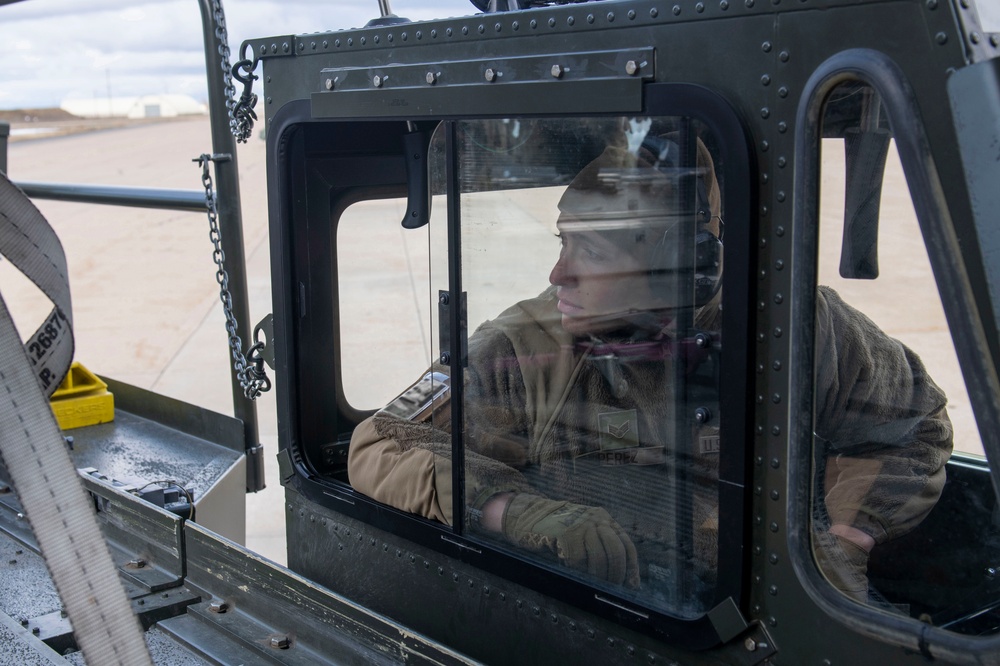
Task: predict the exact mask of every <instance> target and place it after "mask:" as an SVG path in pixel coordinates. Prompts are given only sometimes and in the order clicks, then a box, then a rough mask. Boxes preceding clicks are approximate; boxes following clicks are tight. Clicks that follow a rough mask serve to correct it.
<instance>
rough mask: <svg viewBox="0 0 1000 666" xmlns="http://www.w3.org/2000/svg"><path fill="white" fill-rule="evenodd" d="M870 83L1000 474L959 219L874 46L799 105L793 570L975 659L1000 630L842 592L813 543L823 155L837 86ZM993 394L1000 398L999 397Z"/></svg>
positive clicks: (838, 67)
mask: <svg viewBox="0 0 1000 666" xmlns="http://www.w3.org/2000/svg"><path fill="white" fill-rule="evenodd" d="M845 82H861V83H865V84H867V85H869V86H871V87H872V88H873V89H874V90H875V91H876V92H877V94H878V95H879V96H880V97H881V100H882V108H883V109H884V110H885V111H886V114H887V116H888V119H889V124H890V127H891V128H892V133H893V138H894V140H895V142H896V147H897V151H898V153H899V158H900V162H901V164H902V167H903V171H904V174H905V176H906V182H907V185H908V189H909V193H910V196H911V199H912V201H913V205H914V210H915V212H916V215H917V220H918V223H919V226H920V229H921V233H922V236H923V238H924V243H925V247H926V250H927V253H928V258H929V260H930V264H931V268H932V271H933V274H934V278H935V281H936V284H937V287H938V292H939V294H940V296H941V300H942V305H943V306H944V310H945V315H946V318H947V321H948V327H949V330H950V332H951V335H952V338H953V340H954V341H955V345H956V352H957V354H958V358H959V364H960V366H961V369H962V373H963V376H964V379H965V381H966V384H967V386H968V389H969V397H970V400H971V401H972V406H973V411H974V412H975V415H976V419H977V422H978V424H979V429H980V433H981V435H982V440H983V447H984V450H985V451H986V454H987V460H988V462H989V469H990V473H991V474H992V476H993V477H994V479H997V478H1000V474H998V471H1000V461H998V459H997V458H998V455H997V454H998V452H1000V449H998V447H997V446H996V444H995V443H992V444H991V442H990V441H988V440H989V438H988V437H987V436H986V435H985V432H986V431H987V430H988V429H989V428H991V427H992V429H993V431H994V432H996V429H997V427H998V424H1000V419H998V410H997V408H996V407H997V406H996V392H995V391H991V389H990V386H989V380H988V377H987V376H986V373H984V372H982V371H981V370H979V371H977V368H979V367H980V365H979V364H982V363H983V362H984V358H986V359H989V352H988V346H987V343H986V336H985V333H984V331H983V328H982V326H981V324H980V323H979V322H978V321H977V320H976V318H975V316H974V315H973V313H975V312H976V305H975V303H974V302H972V299H971V294H972V289H971V286H970V279H969V272H968V269H967V267H966V261H965V259H964V258H963V255H962V253H961V250H960V246H959V241H958V237H957V235H956V232H955V224H954V222H953V220H952V216H951V211H950V209H949V206H948V202H947V201H946V200H945V198H944V191H943V188H942V187H941V182H940V179H939V176H938V171H937V168H936V167H935V163H934V156H933V155H932V152H931V148H930V145H929V142H928V140H927V136H926V133H925V128H924V125H923V123H922V120H921V118H922V115H921V113H920V111H919V109H918V107H917V104H916V96H915V94H914V92H913V90H912V88H911V87H910V84H909V82H908V81H907V80H906V78H905V76H904V75H903V73H902V70H901V69H900V68H899V66H898V65H896V63H895V62H893V61H892V60H891V59H890V58H889V57H888V56H886V55H885V54H882V53H880V52H876V51H871V50H868V49H853V50H848V51H844V52H841V53H839V54H837V55H836V56H834V57H832V58H830V59H829V60H827V61H826V62H824V63H823V64H822V65H821V66H820V67H818V68H817V69H816V71H815V72H814V73H813V75H812V76H811V78H810V79H809V82H808V83H807V85H806V86H805V88H804V89H803V93H802V97H801V98H800V102H799V106H798V110H797V123H796V135H795V154H796V156H797V160H796V163H795V188H794V199H793V225H792V252H793V255H794V256H795V258H796V260H795V261H794V262H793V266H792V279H791V321H792V325H791V335H790V339H791V345H792V347H791V350H792V351H791V353H792V363H791V366H790V370H789V391H788V394H789V396H790V401H789V416H788V418H789V423H788V432H789V446H788V450H789V470H788V485H789V489H788V493H787V498H788V500H787V504H786V509H787V515H788V536H787V543H788V549H789V553H790V557H791V560H792V566H793V569H794V570H795V573H796V575H797V576H798V578H799V580H800V582H801V583H802V585H803V587H804V589H805V591H806V593H807V594H808V595H809V597H810V598H811V599H812V601H813V602H814V603H816V605H817V606H819V607H820V608H821V609H822V610H823V611H824V612H826V613H827V614H828V615H830V616H831V617H832V618H834V619H835V620H837V621H838V622H841V623H842V624H844V625H845V626H847V627H848V628H849V629H850V630H852V631H855V632H857V633H860V634H863V635H865V636H868V637H871V638H874V639H876V640H879V641H881V642H886V641H888V642H891V643H894V644H897V645H899V646H901V647H904V648H906V649H910V650H914V651H916V652H921V653H923V654H925V655H927V656H929V657H930V656H931V655H932V650H933V657H934V658H941V659H955V660H956V661H965V660H967V659H968V655H970V654H979V655H982V654H983V652H984V651H989V652H991V653H996V651H997V650H1000V635H998V636H992V637H990V638H974V637H970V636H964V635H961V634H957V633H953V632H948V631H945V630H942V629H938V628H934V627H931V626H929V625H927V624H924V623H921V622H919V621H918V620H916V619H912V618H909V617H903V616H897V615H891V614H888V613H886V612H883V611H880V610H878V609H876V608H873V607H869V606H865V605H861V604H857V603H855V602H853V601H851V600H849V599H848V598H847V597H846V596H844V595H842V594H840V593H839V592H837V591H836V590H835V589H834V588H833V586H832V585H830V584H829V583H828V582H827V581H826V579H825V578H824V577H823V576H822V574H821V573H820V572H819V569H818V568H817V566H816V565H815V562H814V559H813V554H812V547H811V539H810V526H811V512H812V499H811V498H812V494H813V479H812V464H813V432H812V430H813V403H814V396H813V392H814V384H813V382H814V363H815V360H814V359H815V357H814V334H815V305H816V296H815V292H816V285H817V269H818V247H819V210H820V196H819V195H820V175H821V174H820V166H821V165H820V162H821V159H820V151H821V146H820V144H821V140H822V120H823V109H824V107H825V104H826V101H827V99H828V97H829V95H830V93H832V92H833V91H834V90H835V89H836V88H837V86H839V85H840V84H842V83H845ZM991 398H992V399H991Z"/></svg>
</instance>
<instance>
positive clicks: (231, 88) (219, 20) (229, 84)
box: [212, 0, 258, 143]
mask: <svg viewBox="0 0 1000 666" xmlns="http://www.w3.org/2000/svg"><path fill="white" fill-rule="evenodd" d="M212 15H213V17H214V18H215V38H216V39H217V40H218V42H219V57H220V63H219V65H220V67H222V75H223V80H224V81H225V85H224V88H225V94H226V111H227V113H228V114H229V131H230V132H232V134H233V136H234V137H236V141H237V142H239V143H246V141H247V139H248V138H250V133H251V132H252V131H253V123H254V121H255V120H257V114H256V113H254V110H253V108H254V106H256V105H257V95H255V94H254V93H253V82H254V80H255V79H257V78H258V77H257V75H256V74H254V73H253V70H255V69H256V68H257V59H256V58H254V59H253V60H250V59H249V58H245V57H244V58H243V60H240V61H239V62H238V63H236V65H235V67H230V65H229V55H230V51H229V33H228V31H227V30H226V14H225V12H224V11H223V9H222V0H212ZM244 55H245V54H244ZM240 69H242V70H243V71H244V72H246V76H241V75H240V74H239V72H238V70H240ZM234 74H235V75H236V78H237V79H238V80H239V81H240V82H241V83H243V94H242V95H240V99H239V101H237V100H236V86H235V85H233V75H234Z"/></svg>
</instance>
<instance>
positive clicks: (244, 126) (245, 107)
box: [232, 44, 260, 143]
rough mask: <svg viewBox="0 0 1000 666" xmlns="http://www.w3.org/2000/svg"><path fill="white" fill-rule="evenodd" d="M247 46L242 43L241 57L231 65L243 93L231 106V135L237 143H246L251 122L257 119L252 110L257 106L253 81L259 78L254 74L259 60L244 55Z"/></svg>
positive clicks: (251, 127) (251, 128)
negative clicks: (234, 124)
mask: <svg viewBox="0 0 1000 666" xmlns="http://www.w3.org/2000/svg"><path fill="white" fill-rule="evenodd" d="M248 47H249V44H245V45H244V51H243V59H242V60H240V61H239V62H238V63H236V64H235V65H233V70H232V73H233V78H235V79H236V80H237V81H239V82H240V83H242V84H243V93H242V94H241V95H240V99H239V101H237V102H236V105H235V106H234V107H233V119H234V120H235V122H236V126H235V127H234V130H233V135H234V136H235V137H236V141H237V142H238V143H246V141H247V139H248V138H249V137H250V132H251V131H252V130H253V123H254V121H255V120H257V113H256V112H255V111H254V110H253V109H254V107H255V106H257V94H256V93H254V91H253V82H254V81H256V80H257V79H259V78H260V77H259V76H257V75H256V74H254V70H256V69H257V63H258V62H260V60H259V59H258V58H257V57H254V58H253V59H252V60H251V59H250V58H247V57H246V56H247V51H246V49H247V48H248Z"/></svg>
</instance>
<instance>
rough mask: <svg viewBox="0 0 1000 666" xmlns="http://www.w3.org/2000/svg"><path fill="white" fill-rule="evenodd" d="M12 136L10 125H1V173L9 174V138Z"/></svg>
mask: <svg viewBox="0 0 1000 666" xmlns="http://www.w3.org/2000/svg"><path fill="white" fill-rule="evenodd" d="M8 136H10V123H0V171H3V172H4V173H7V137H8Z"/></svg>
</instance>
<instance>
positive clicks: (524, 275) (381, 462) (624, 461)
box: [350, 118, 722, 617]
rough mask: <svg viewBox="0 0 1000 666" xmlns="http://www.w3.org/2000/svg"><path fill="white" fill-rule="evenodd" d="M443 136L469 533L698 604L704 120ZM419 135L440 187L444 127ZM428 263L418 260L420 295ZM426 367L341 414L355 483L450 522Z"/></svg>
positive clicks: (705, 286)
mask: <svg viewBox="0 0 1000 666" xmlns="http://www.w3.org/2000/svg"><path fill="white" fill-rule="evenodd" d="M453 136H454V146H455V155H454V157H455V162H456V163H457V165H458V181H457V183H458V188H459V196H460V201H459V203H460V215H461V239H462V279H463V288H464V290H465V292H466V294H467V312H468V321H469V324H470V331H471V333H470V335H469V340H468V359H467V367H466V369H465V385H464V398H465V404H464V414H465V422H464V429H463V432H462V439H461V441H462V442H463V445H464V446H465V452H464V457H465V468H464V475H465V488H466V495H465V513H466V516H465V524H466V526H467V531H468V533H469V535H470V536H472V537H474V538H477V539H483V540H487V541H490V542H491V543H492V544H494V545H495V546H497V547H499V548H502V549H505V550H508V551H509V552H511V553H512V554H516V555H517V556H519V557H524V558H528V559H531V560H533V561H535V562H538V563H539V564H542V565H543V566H549V567H552V568H553V569H554V570H557V571H559V572H561V573H563V574H566V575H570V576H574V577H578V578H579V579H581V580H583V581H585V582H588V583H591V584H593V585H596V586H599V587H602V588H605V589H607V590H609V591H611V592H613V593H615V594H617V595H620V596H623V597H626V598H628V599H631V600H633V601H635V602H638V603H640V604H643V605H646V606H650V607H653V608H656V609H657V610H660V611H664V612H668V613H672V614H674V615H678V616H683V617H693V616H697V615H699V614H701V613H704V612H705V611H707V610H708V608H710V607H711V605H712V604H713V603H714V601H715V598H714V594H715V579H716V562H717V559H718V553H717V550H718V547H717V539H718V534H717V532H718V515H717V514H718V460H719V455H720V450H721V446H722V445H721V442H720V435H719V427H718V424H719V409H720V407H719V401H718V378H719V353H720V349H721V337H720V334H719V331H720V319H721V308H720V303H721V270H722V246H721V236H722V206H721V200H720V188H719V184H718V178H717V172H716V169H717V167H718V166H719V165H717V164H716V160H713V157H712V150H711V147H712V146H713V145H714V144H713V137H712V136H711V135H710V134H708V133H707V132H705V131H704V129H703V128H701V127H700V126H699V125H697V123H695V122H693V121H690V120H686V119H677V118H656V119H653V118H628V119H619V118H615V119H600V120H593V119H558V120H510V121H505V120H497V121H469V122H459V123H456V125H455V127H454V135H453ZM430 153H431V155H432V161H431V169H432V174H431V182H432V184H434V185H433V187H434V189H435V191H436V192H439V191H441V188H442V187H443V185H442V184H443V183H444V182H445V181H444V173H445V170H446V169H445V159H446V157H447V152H446V142H445V141H444V138H443V136H438V137H436V138H435V140H434V141H433V142H432V147H431V151H430ZM432 233H433V232H432ZM437 263H438V262H437V261H432V265H435V264H437ZM444 279H445V276H444V275H443V273H442V274H441V275H438V274H437V273H435V274H434V275H432V277H431V282H432V289H434V290H435V293H436V290H438V289H447V283H446V282H445V281H444ZM431 371H432V372H433V373H438V374H436V375H435V374H431V375H427V378H425V379H424V380H423V382H422V383H421V382H418V383H417V384H415V385H414V386H413V387H412V388H411V389H410V390H409V391H408V392H405V393H404V394H403V395H401V396H400V398H399V399H397V400H396V401H394V403H393V404H391V405H390V406H389V407H388V408H386V409H384V410H382V411H380V412H379V413H378V414H376V415H375V417H373V419H372V420H371V422H370V423H369V424H363V425H362V426H359V429H358V431H357V432H356V433H355V437H354V440H353V441H352V447H351V465H350V471H351V482H352V484H353V485H354V487H355V488H357V489H358V490H361V491H362V492H365V493H367V494H369V495H371V496H372V497H375V498H376V499H378V500H380V501H383V502H387V503H389V504H393V505H394V506H397V507H399V508H403V509H405V510H408V511H413V512H416V513H420V514H421V515H424V516H427V517H430V518H435V519H437V520H441V521H443V522H448V523H451V522H452V519H453V516H452V514H451V511H452V504H453V498H452V486H451V473H452V469H451V449H450V447H451V439H450V435H449V434H448V433H447V432H446V430H447V428H448V423H446V419H443V418H440V416H441V415H443V414H445V413H450V412H449V410H450V406H451V405H450V392H449V391H448V390H446V388H445V382H446V380H447V379H446V378H447V374H448V373H449V372H450V368H449V367H447V366H445V365H440V364H435V365H434V366H433V367H432V369H431ZM415 398H419V400H418V402H419V401H421V400H422V401H424V402H421V404H420V405H418V406H416V407H415V406H414V404H413V402H414V399H415ZM425 403H428V404H425ZM404 413H405V414H404ZM416 413H419V414H423V415H426V416H419V417H411V416H406V415H408V414H416Z"/></svg>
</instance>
